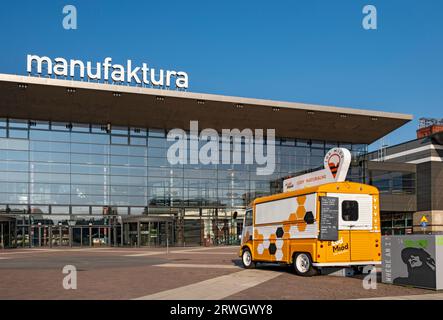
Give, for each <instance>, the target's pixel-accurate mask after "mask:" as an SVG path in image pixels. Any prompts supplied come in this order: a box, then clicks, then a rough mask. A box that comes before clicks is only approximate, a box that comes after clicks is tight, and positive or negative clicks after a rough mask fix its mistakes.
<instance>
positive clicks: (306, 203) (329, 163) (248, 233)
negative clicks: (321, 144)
mask: <svg viewBox="0 0 443 320" xmlns="http://www.w3.org/2000/svg"><path fill="white" fill-rule="evenodd" d="M350 161H351V154H350V152H349V150H347V149H343V148H334V149H332V150H330V151H329V152H328V153H327V154H326V156H325V160H324V169H322V170H319V171H316V172H312V173H308V174H305V175H301V176H298V177H294V178H291V179H287V180H285V181H284V183H283V184H284V187H283V191H284V192H283V193H280V194H275V195H271V196H266V197H261V198H257V199H255V200H254V201H253V202H252V205H251V206H250V208H248V209H247V211H246V214H245V218H244V224H243V226H244V227H243V231H242V239H241V246H240V251H239V256H240V257H241V260H242V263H243V266H244V267H245V268H253V267H254V266H255V263H257V262H277V263H282V264H287V265H292V266H293V268H294V271H295V272H296V274H298V275H301V276H312V275H314V274H316V273H317V271H318V270H319V269H322V268H327V267H341V268H344V267H352V268H354V269H361V268H363V267H364V266H367V265H379V264H381V233H380V210H379V192H378V190H377V188H375V187H373V186H369V185H365V184H361V183H355V182H347V181H345V178H346V174H347V171H348V169H349V165H350Z"/></svg>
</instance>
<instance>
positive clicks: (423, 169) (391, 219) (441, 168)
mask: <svg viewBox="0 0 443 320" xmlns="http://www.w3.org/2000/svg"><path fill="white" fill-rule="evenodd" d="M421 120H422V121H421V123H423V120H424V119H421ZM432 131H435V132H434V133H432V134H430V135H428V134H424V132H432ZM368 160H369V161H368V164H367V169H368V174H367V178H368V183H369V184H372V185H374V186H376V187H378V189H379V190H380V193H381V197H380V205H381V207H380V209H381V219H382V233H383V234H408V233H441V232H443V132H442V131H439V130H436V128H435V123H428V127H426V126H423V125H421V126H420V128H419V130H417V139H416V140H412V141H408V142H405V143H401V144H399V145H395V146H390V147H383V148H381V149H380V150H378V151H375V152H371V153H369V154H368Z"/></svg>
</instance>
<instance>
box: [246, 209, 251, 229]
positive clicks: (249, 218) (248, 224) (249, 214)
mask: <svg viewBox="0 0 443 320" xmlns="http://www.w3.org/2000/svg"><path fill="white" fill-rule="evenodd" d="M248 226H252V210H248V211H246V215H245V227H248Z"/></svg>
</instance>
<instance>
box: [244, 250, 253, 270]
mask: <svg viewBox="0 0 443 320" xmlns="http://www.w3.org/2000/svg"><path fill="white" fill-rule="evenodd" d="M241 261H242V263H243V267H244V268H245V269H252V268H254V267H255V263H254V262H253V261H252V254H251V251H250V250H249V249H248V248H244V249H243V253H242V256H241Z"/></svg>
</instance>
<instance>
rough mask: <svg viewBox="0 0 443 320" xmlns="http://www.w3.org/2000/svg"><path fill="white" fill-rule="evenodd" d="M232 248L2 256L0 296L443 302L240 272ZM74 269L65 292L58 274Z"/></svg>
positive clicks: (334, 281) (282, 270) (328, 281)
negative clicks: (69, 267)
mask: <svg viewBox="0 0 443 320" xmlns="http://www.w3.org/2000/svg"><path fill="white" fill-rule="evenodd" d="M237 250H238V248H237V247H192V248H169V250H168V251H167V250H166V249H165V248H72V249H71V248H66V249H65V248H59V249H56V248H53V249H50V248H48V249H16V250H15V249H14V250H2V251H0V299H99V300H103V299H138V300H151V299H187V300H188V299H189V300H200V299H215V300H218V299H229V300H248V299H265V300H266V299H291V300H292V299H373V298H378V299H380V298H383V299H426V300H428V299H442V298H443V293H438V292H435V291H431V290H423V289H415V288H407V287H399V286H393V285H385V284H382V283H378V284H377V289H375V290H365V289H364V288H363V285H362V283H363V281H362V276H356V277H352V278H351V277H347V278H343V277H334V276H315V277H311V278H304V277H299V276H296V275H295V274H293V273H292V272H291V270H290V268H287V267H282V266H276V265H270V264H259V265H258V267H257V268H256V269H251V270H245V269H243V268H242V267H241V261H240V259H239V258H238V257H237ZM66 265H72V266H75V268H76V270H77V289H75V290H72V289H71V290H66V289H64V287H63V279H64V277H65V276H66V274H63V272H62V270H63V268H64V267H65V266H66Z"/></svg>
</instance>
